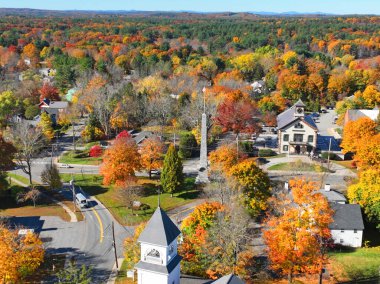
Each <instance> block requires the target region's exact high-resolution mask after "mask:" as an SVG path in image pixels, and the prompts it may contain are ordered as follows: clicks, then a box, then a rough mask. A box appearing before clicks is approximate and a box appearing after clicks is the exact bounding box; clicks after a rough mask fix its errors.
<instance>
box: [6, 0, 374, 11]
mask: <svg viewBox="0 0 380 284" xmlns="http://www.w3.org/2000/svg"><path fill="white" fill-rule="evenodd" d="M0 7H1V8H37V9H52V10H69V9H70V10H74V9H75V10H143V11H178V10H190V11H200V12H220V11H231V12H244V11H266V12H288V11H296V12H325V13H334V14H380V0H66V1H62V0H0Z"/></svg>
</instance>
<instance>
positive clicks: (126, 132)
mask: <svg viewBox="0 0 380 284" xmlns="http://www.w3.org/2000/svg"><path fill="white" fill-rule="evenodd" d="M131 137H132V136H131V134H129V133H128V131H127V130H123V131H122V132H120V133H119V134H118V135H117V136H116V139H119V138H131Z"/></svg>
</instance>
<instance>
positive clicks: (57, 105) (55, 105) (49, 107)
mask: <svg viewBox="0 0 380 284" xmlns="http://www.w3.org/2000/svg"><path fill="white" fill-rule="evenodd" d="M68 105H69V104H68V102H63V101H50V100H49V99H47V98H45V99H44V100H43V101H42V102H41V103H40V104H39V105H38V106H39V108H40V109H41V112H46V113H47V114H49V115H50V118H51V121H52V123H53V124H56V123H57V121H58V119H59V114H60V113H63V112H64V111H65V109H66V108H67V107H68Z"/></svg>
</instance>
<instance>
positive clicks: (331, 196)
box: [318, 184, 347, 204]
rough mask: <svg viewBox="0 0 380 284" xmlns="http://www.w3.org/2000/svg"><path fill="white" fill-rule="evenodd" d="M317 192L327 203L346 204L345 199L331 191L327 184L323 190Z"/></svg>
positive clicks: (336, 192) (340, 194) (338, 193)
mask: <svg viewBox="0 0 380 284" xmlns="http://www.w3.org/2000/svg"><path fill="white" fill-rule="evenodd" d="M318 192H319V193H321V194H322V195H323V196H325V197H326V198H327V200H328V202H329V203H333V204H335V203H338V204H346V203H347V199H346V197H345V196H344V195H343V194H342V193H340V192H338V191H336V190H331V186H330V185H329V184H326V185H325V188H322V189H321V190H319V191H318Z"/></svg>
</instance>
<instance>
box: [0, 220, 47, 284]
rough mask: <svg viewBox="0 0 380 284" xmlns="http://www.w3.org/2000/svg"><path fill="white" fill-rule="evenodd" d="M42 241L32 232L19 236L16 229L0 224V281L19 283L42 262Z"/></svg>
mask: <svg viewBox="0 0 380 284" xmlns="http://www.w3.org/2000/svg"><path fill="white" fill-rule="evenodd" d="M44 253H45V251H44V248H43V245H42V241H41V240H40V239H39V238H38V237H37V235H35V234H33V233H27V234H26V235H25V236H23V237H20V236H19V235H18V232H17V231H12V230H8V229H7V228H5V227H4V226H0V280H1V281H2V282H1V283H20V280H21V279H22V278H25V277H26V276H28V275H30V274H31V273H33V272H34V271H35V270H36V269H37V268H38V267H39V266H40V265H41V263H42V262H43V259H44Z"/></svg>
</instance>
